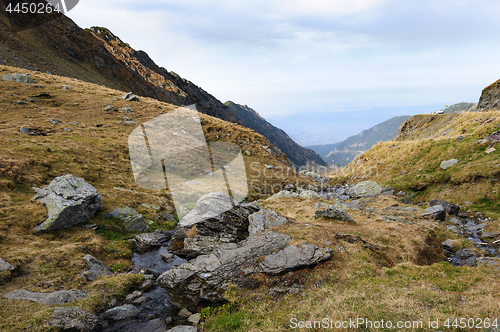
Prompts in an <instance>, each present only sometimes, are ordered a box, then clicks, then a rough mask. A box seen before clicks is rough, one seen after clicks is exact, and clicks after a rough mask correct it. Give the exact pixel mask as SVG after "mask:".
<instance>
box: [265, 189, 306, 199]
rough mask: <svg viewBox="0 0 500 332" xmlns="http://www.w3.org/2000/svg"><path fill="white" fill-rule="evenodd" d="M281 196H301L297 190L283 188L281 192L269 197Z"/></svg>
mask: <svg viewBox="0 0 500 332" xmlns="http://www.w3.org/2000/svg"><path fill="white" fill-rule="evenodd" d="M279 197H284V198H287V197H299V194H298V193H296V192H293V191H290V190H282V191H280V192H279V193H277V194H274V195H273V196H271V197H269V198H279Z"/></svg>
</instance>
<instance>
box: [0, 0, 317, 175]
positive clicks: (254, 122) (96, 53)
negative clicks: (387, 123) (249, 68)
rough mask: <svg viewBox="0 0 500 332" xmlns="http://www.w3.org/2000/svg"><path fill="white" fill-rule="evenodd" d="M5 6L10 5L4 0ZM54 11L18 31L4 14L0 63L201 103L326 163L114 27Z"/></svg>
mask: <svg viewBox="0 0 500 332" xmlns="http://www.w3.org/2000/svg"><path fill="white" fill-rule="evenodd" d="M40 1H41V0H40ZM0 11H5V5H4V4H3V3H0ZM53 15H56V16H59V17H57V19H54V20H52V21H50V22H47V23H45V24H43V25H40V26H37V27H34V28H31V29H26V30H24V31H22V32H19V33H16V34H15V33H13V32H12V29H11V26H10V22H9V20H8V18H7V17H6V16H4V15H0V64H3V65H8V66H15V67H19V68H24V69H30V70H36V71H42V72H49V73H51V74H55V75H60V76H66V77H72V78H77V79H80V80H83V81H87V82H91V83H96V84H99V85H104V86H107V87H110V88H113V89H118V90H123V91H132V92H134V93H135V94H137V95H140V96H145V97H151V98H154V99H157V100H160V101H164V102H168V103H171V104H174V105H178V106H182V105H190V104H195V105H196V107H197V110H198V111H199V112H201V113H205V114H207V115H211V116H213V117H217V118H219V119H222V120H225V121H229V122H233V123H237V124H240V125H242V126H245V127H248V128H250V129H253V130H254V131H255V132H257V133H259V134H261V135H263V136H265V137H266V138H268V139H269V141H270V142H271V144H273V145H274V146H276V147H278V148H280V149H281V150H282V151H283V152H284V153H285V154H287V156H288V157H289V159H290V160H291V161H292V162H294V163H295V164H297V165H298V166H302V165H306V164H307V163H308V162H312V163H315V164H321V165H324V161H323V160H322V159H321V157H320V156H319V155H317V154H316V153H315V152H314V151H311V150H308V149H305V148H303V147H301V146H300V145H298V144H297V143H295V142H294V141H293V140H292V139H291V138H290V137H289V136H288V135H287V134H286V133H285V132H284V131H283V130H281V129H279V128H276V127H274V126H272V125H271V124H270V123H268V122H267V121H266V120H265V119H263V118H262V117H260V116H259V115H258V114H257V113H256V112H255V111H253V110H251V109H249V108H245V107H240V108H238V107H233V108H230V107H228V106H226V105H224V104H223V103H222V102H220V101H219V100H217V99H216V98H215V97H214V96H212V95H211V94H209V93H208V92H206V91H205V90H203V89H202V88H200V87H198V86H196V85H195V84H194V83H192V82H190V81H188V80H186V79H184V78H182V77H181V76H180V75H178V74H176V73H174V72H173V71H167V69H165V68H163V67H160V66H158V65H157V64H156V63H155V62H154V61H153V60H152V59H151V58H150V57H149V56H148V54H147V53H146V52H144V51H136V50H134V49H133V48H131V47H130V45H129V44H127V43H125V42H124V41H122V40H121V39H120V38H119V37H117V36H116V35H114V34H113V33H112V32H111V31H109V30H108V29H106V28H103V27H92V28H90V29H85V30H83V29H81V28H80V27H79V26H78V25H76V24H75V23H74V22H73V21H72V20H71V19H69V18H68V17H66V16H64V15H62V14H57V13H54V14H53ZM20 24H22V22H21V23H20ZM235 105H236V104H235ZM235 109H237V110H235Z"/></svg>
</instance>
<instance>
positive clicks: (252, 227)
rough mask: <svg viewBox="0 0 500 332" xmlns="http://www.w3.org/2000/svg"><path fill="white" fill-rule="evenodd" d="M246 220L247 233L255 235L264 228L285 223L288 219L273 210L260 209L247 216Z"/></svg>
mask: <svg viewBox="0 0 500 332" xmlns="http://www.w3.org/2000/svg"><path fill="white" fill-rule="evenodd" d="M248 222H249V225H248V233H249V234H250V235H255V234H257V233H261V232H263V231H264V230H265V229H268V228H271V227H276V226H281V225H285V224H287V223H288V219H287V218H285V217H283V216H282V215H280V214H278V213H276V212H274V211H273V210H265V209H262V210H260V211H258V212H255V213H252V214H251V215H250V216H248Z"/></svg>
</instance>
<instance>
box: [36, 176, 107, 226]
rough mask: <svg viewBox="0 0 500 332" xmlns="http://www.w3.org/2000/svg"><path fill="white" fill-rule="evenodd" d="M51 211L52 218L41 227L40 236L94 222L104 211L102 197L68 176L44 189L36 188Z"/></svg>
mask: <svg viewBox="0 0 500 332" xmlns="http://www.w3.org/2000/svg"><path fill="white" fill-rule="evenodd" d="M33 189H34V190H35V191H36V192H37V195H35V197H34V198H33V199H35V200H39V201H40V202H42V203H43V204H45V206H46V207H47V212H48V214H49V217H48V218H47V220H45V222H43V223H42V224H40V225H38V226H37V227H36V228H35V230H36V231H38V232H51V231H54V230H57V229H63V228H68V227H72V226H74V225H77V224H79V223H82V222H87V221H88V220H90V219H91V218H92V217H93V216H94V215H95V213H96V212H97V211H98V210H99V208H100V207H101V199H102V198H101V195H99V193H98V192H97V190H96V189H95V188H94V187H93V186H92V185H90V184H88V183H87V182H85V180H83V179H81V178H77V177H75V176H74V175H71V174H68V175H64V176H60V177H57V178H55V179H54V180H52V182H51V183H50V184H49V185H48V186H46V187H45V188H43V189H39V188H33Z"/></svg>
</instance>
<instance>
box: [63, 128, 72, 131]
mask: <svg viewBox="0 0 500 332" xmlns="http://www.w3.org/2000/svg"><path fill="white" fill-rule="evenodd" d="M64 131H72V130H71V129H69V128H64Z"/></svg>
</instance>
